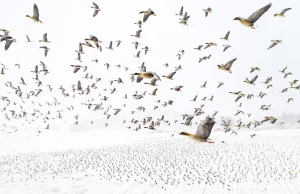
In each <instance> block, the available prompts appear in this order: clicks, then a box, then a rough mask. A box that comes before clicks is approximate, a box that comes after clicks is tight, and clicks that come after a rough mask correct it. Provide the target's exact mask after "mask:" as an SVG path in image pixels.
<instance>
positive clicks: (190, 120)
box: [181, 115, 194, 126]
mask: <svg viewBox="0 0 300 194" xmlns="http://www.w3.org/2000/svg"><path fill="white" fill-rule="evenodd" d="M193 118H194V116H188V115H187V118H186V119H185V121H184V123H181V124H183V125H186V126H190V125H191V124H192V123H191V122H192V120H193Z"/></svg>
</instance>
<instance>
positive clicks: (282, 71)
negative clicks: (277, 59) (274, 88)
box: [279, 67, 287, 73]
mask: <svg viewBox="0 0 300 194" xmlns="http://www.w3.org/2000/svg"><path fill="white" fill-rule="evenodd" d="M286 69H287V67H285V68H283V70H280V71H279V72H280V73H285V70H286Z"/></svg>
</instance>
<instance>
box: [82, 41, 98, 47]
mask: <svg viewBox="0 0 300 194" xmlns="http://www.w3.org/2000/svg"><path fill="white" fill-rule="evenodd" d="M81 44H82V45H84V46H87V47H90V48H95V47H94V46H93V45H92V44H91V43H89V42H85V43H81Z"/></svg>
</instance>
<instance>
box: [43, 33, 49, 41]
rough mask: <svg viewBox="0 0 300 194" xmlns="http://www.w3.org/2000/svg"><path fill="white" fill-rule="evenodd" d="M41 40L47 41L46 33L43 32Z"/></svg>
mask: <svg viewBox="0 0 300 194" xmlns="http://www.w3.org/2000/svg"><path fill="white" fill-rule="evenodd" d="M43 41H44V42H48V38H47V33H45V34H44V35H43Z"/></svg>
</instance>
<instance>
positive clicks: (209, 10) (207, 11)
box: [203, 7, 212, 17]
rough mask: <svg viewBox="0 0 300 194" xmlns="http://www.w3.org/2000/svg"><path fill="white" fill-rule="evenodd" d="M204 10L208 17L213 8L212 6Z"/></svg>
mask: <svg viewBox="0 0 300 194" xmlns="http://www.w3.org/2000/svg"><path fill="white" fill-rule="evenodd" d="M203 11H204V12H205V17H207V16H208V13H211V12H212V9H211V8H210V7H208V8H207V9H203Z"/></svg>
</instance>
